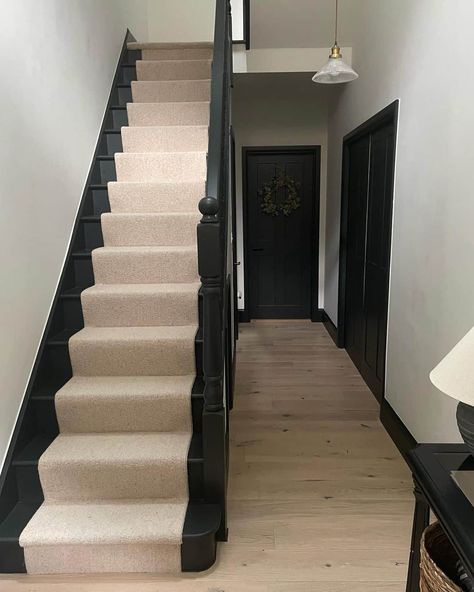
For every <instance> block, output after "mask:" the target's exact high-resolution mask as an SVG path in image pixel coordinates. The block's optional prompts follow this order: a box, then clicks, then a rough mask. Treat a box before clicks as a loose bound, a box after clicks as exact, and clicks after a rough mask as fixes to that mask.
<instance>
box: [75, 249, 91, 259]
mask: <svg viewBox="0 0 474 592" xmlns="http://www.w3.org/2000/svg"><path fill="white" fill-rule="evenodd" d="M91 253H92V249H82V250H81V251H73V252H72V253H71V257H75V258H76V259H88V258H89V257H91Z"/></svg>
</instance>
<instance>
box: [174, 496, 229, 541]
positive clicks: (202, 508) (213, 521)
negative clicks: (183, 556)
mask: <svg viewBox="0 0 474 592" xmlns="http://www.w3.org/2000/svg"><path fill="white" fill-rule="evenodd" d="M220 522H221V509H220V507H219V506H218V505H217V504H199V503H193V502H190V503H189V505H188V510H187V512H186V520H185V521H184V528H183V538H186V537H199V536H203V535H205V534H209V533H215V532H217V530H218V529H219V526H220Z"/></svg>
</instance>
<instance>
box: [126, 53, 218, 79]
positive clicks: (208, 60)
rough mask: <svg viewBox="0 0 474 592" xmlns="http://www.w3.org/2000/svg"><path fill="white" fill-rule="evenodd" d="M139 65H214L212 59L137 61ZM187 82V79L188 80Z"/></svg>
mask: <svg viewBox="0 0 474 592" xmlns="http://www.w3.org/2000/svg"><path fill="white" fill-rule="evenodd" d="M136 63H137V64H180V65H181V66H182V65H183V64H196V65H197V64H204V63H205V64H209V66H210V65H211V64H212V58H196V59H186V58H185V59H183V60H137V62H136ZM186 80H187V79H186Z"/></svg>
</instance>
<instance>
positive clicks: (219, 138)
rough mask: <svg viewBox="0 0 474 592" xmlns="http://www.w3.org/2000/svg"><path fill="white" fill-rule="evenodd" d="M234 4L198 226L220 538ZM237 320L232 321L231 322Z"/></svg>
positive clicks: (209, 440)
mask: <svg viewBox="0 0 474 592" xmlns="http://www.w3.org/2000/svg"><path fill="white" fill-rule="evenodd" d="M231 31H232V26H231V14H230V0H216V21H215V31H214V55H213V63H212V73H211V104H210V112H209V148H208V153H207V180H206V196H205V197H203V198H202V199H201V201H200V202H199V211H200V212H201V214H202V218H201V221H200V222H199V224H198V227H197V241H198V271H199V275H200V277H201V283H202V288H201V296H202V321H201V323H202V325H201V328H202V375H203V381H204V392H203V394H204V410H203V416H202V448H203V459H204V465H203V480H204V492H205V499H206V501H207V502H209V503H215V504H219V506H220V508H221V524H220V527H219V530H218V533H217V537H218V540H226V537H227V517H226V516H227V504H226V491H227V471H228V466H229V462H228V442H229V431H228V425H229V421H228V418H229V408H230V406H231V401H232V397H231V394H230V393H231V391H230V387H229V385H230V384H231V381H232V378H231V377H233V368H230V366H229V359H231V360H232V366H233V359H234V354H235V342H234V343H230V340H229V339H228V336H229V335H233V334H234V327H233V326H229V317H230V318H231V319H233V318H234V315H229V314H228V311H229V306H230V301H229V292H230V291H229V290H228V289H227V286H228V278H229V275H230V272H229V267H230V268H231V269H232V267H233V266H232V263H230V264H229V261H228V245H229V243H230V236H231V234H230V233H231V228H232V224H231V222H229V219H228V217H229V214H230V215H232V211H233V210H232V208H230V207H229V203H228V202H229V198H230V179H229V175H230V167H229V158H230V111H231V105H230V100H231V84H232V38H231ZM230 322H231V323H232V322H233V321H232V320H231V321H230Z"/></svg>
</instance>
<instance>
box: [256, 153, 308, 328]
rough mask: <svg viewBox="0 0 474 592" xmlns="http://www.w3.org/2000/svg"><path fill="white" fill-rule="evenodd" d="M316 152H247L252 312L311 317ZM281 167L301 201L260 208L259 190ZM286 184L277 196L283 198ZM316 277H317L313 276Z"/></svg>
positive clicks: (257, 314) (260, 315) (269, 181)
mask: <svg viewBox="0 0 474 592" xmlns="http://www.w3.org/2000/svg"><path fill="white" fill-rule="evenodd" d="M314 158H315V157H314V153H313V154H311V153H309V152H306V153H304V152H301V151H294V152H292V151H291V150H288V151H286V152H285V151H278V152H273V151H269V152H265V150H263V149H262V150H257V149H256V150H255V151H253V150H252V151H249V152H248V153H247V154H246V173H247V174H246V198H247V203H246V205H247V208H246V209H247V258H248V260H247V261H246V265H247V266H248V272H247V282H248V285H247V288H246V289H247V294H248V298H249V303H248V308H249V313H250V317H251V318H257V319H258V318H260V319H262V318H309V317H310V316H311V302H312V294H311V289H312V283H313V282H312V277H311V274H312V271H313V260H312V258H313V253H314V252H315V250H316V249H315V247H316V245H315V243H314V241H313V234H314V232H313V231H314V228H313V224H314V218H315V212H314V208H315V207H316V200H315V188H316V187H317V186H318V185H319V178H318V179H315V174H314V169H315V167H314ZM279 170H282V171H284V172H285V174H286V175H289V176H290V177H292V178H294V179H295V181H296V182H297V183H298V195H299V197H300V200H301V205H300V207H299V208H298V209H296V210H294V211H292V212H291V213H290V215H289V216H285V215H283V214H281V213H280V214H279V215H278V216H272V215H269V214H266V213H265V212H263V210H262V208H261V197H260V195H259V191H260V190H261V188H262V187H263V185H264V184H266V183H271V181H272V179H273V178H274V177H275V176H276V175H277V173H278V171H279ZM286 197H287V194H286V189H284V188H282V189H280V190H279V191H278V193H277V195H276V196H275V199H276V201H277V202H282V201H284V200H285V199H286ZM313 279H314V283H316V281H317V279H316V278H313Z"/></svg>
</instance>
